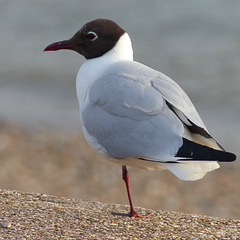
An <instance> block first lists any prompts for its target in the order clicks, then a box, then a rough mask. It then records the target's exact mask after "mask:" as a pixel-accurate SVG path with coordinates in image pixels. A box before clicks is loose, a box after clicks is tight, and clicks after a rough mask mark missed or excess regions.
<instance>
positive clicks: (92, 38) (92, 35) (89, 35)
mask: <svg viewBox="0 0 240 240" xmlns="http://www.w3.org/2000/svg"><path fill="white" fill-rule="evenodd" d="M86 38H87V39H88V40H90V41H95V40H96V39H97V38H98V35H97V34H96V33H95V32H92V31H90V32H88V33H87V36H86Z"/></svg>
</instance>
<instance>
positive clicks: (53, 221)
mask: <svg viewBox="0 0 240 240" xmlns="http://www.w3.org/2000/svg"><path fill="white" fill-rule="evenodd" d="M0 209H1V215H0V239H79V240H80V239H94V240H97V239H116V240H123V239H144V240H145V239H225V240H227V239H229V240H230V239H231V240H234V239H236V240H237V239H239V238H240V220H232V219H222V218H213V217H209V216H203V215H197V214H186V213H176V212H172V211H160V210H157V211H154V210H149V209H143V208H137V211H138V212H139V213H141V214H149V213H150V214H151V216H149V217H146V218H130V217H128V216H126V213H127V212H128V207H127V206H123V205H119V204H102V203H99V202H89V201H82V200H80V199H69V198H63V197H55V196H49V195H46V194H38V193H24V192H19V191H9V190H3V189H1V190H0Z"/></svg>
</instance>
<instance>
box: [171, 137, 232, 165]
mask: <svg viewBox="0 0 240 240" xmlns="http://www.w3.org/2000/svg"><path fill="white" fill-rule="evenodd" d="M176 157H180V158H181V161H184V159H182V158H186V159H185V161H192V160H201V161H218V162H233V161H235V160H236V155H235V154H233V153H230V152H225V151H221V150H216V149H213V148H210V147H207V146H203V145H200V144H198V143H195V142H192V141H190V140H188V139H185V138H183V145H182V146H181V147H180V148H179V150H178V152H177V154H176Z"/></svg>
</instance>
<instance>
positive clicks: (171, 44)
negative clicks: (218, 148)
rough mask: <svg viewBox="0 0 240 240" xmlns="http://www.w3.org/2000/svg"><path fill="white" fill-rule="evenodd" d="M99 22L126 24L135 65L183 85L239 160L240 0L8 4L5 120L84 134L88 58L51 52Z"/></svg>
mask: <svg viewBox="0 0 240 240" xmlns="http://www.w3.org/2000/svg"><path fill="white" fill-rule="evenodd" d="M96 18H109V19H112V20H114V21H116V22H117V23H118V24H119V25H120V26H122V27H123V28H124V29H125V30H126V31H127V32H128V33H129V35H130V36H131V38H132V42H133V47H134V56H135V60H137V61H139V62H142V63H144V64H146V65H148V66H151V67H152V68H154V69H156V70H159V71H161V72H163V73H165V74H166V75H168V76H170V77H171V78H172V79H174V80H175V81H176V82H177V83H179V84H180V86H182V88H183V89H184V90H185V91H186V92H187V93H188V95H189V96H190V98H191V99H192V101H193V103H194V104H195V106H196V108H197V110H198V111H199V113H200V115H201V117H202V119H203V121H204V122H205V124H206V125H207V127H208V129H209V131H210V133H211V134H212V135H213V136H214V137H215V138H216V139H217V140H218V141H219V142H220V143H221V144H222V145H223V146H224V147H225V148H226V149H228V150H229V151H233V152H235V153H236V154H237V155H239V153H240V150H239V144H240V138H239V133H240V122H239V121H240V94H239V93H240V2H239V1H223V0H220V1H219V0H211V1H209V0H202V1H197V0H182V1H179V0H172V1H168V0H161V1H159V0H153V1H145V0H131V1H129V0H121V1H108V0H101V1H93V0H88V1H83V0H69V1H63V0H51V1H49V0H41V1H36V0H21V1H11V0H9V1H4V0H0V53H1V54H0V66H1V67H0V121H2V122H7V123H11V124H14V125H15V126H19V127H20V128H24V129H25V130H27V131H28V130H29V131H30V130H31V131H32V129H36V128H47V129H61V130H66V131H72V132H79V131H80V122H79V116H78V103H77V97H76V93H75V77H76V74H77V72H78V69H79V67H80V65H81V64H82V63H83V61H84V59H83V57H82V56H80V55H78V54H76V53H74V52H71V51H59V52H48V53H44V52H43V49H44V48H45V47H46V46H47V45H48V44H50V43H52V42H55V41H60V40H64V39H68V38H70V37H71V36H72V35H73V34H74V33H75V32H76V31H77V30H79V29H80V28H81V26H82V25H83V24H85V23H86V22H88V21H91V20H93V19H96ZM234 164H235V165H236V166H237V165H238V166H239V164H238V163H234Z"/></svg>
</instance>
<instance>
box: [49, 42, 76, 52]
mask: <svg viewBox="0 0 240 240" xmlns="http://www.w3.org/2000/svg"><path fill="white" fill-rule="evenodd" d="M74 47H76V44H74V43H71V42H70V41H69V40H65V41H61V42H55V43H52V44H50V45H48V46H47V47H46V48H45V49H44V52H45V51H57V50H61V49H68V50H73V48H74Z"/></svg>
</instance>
